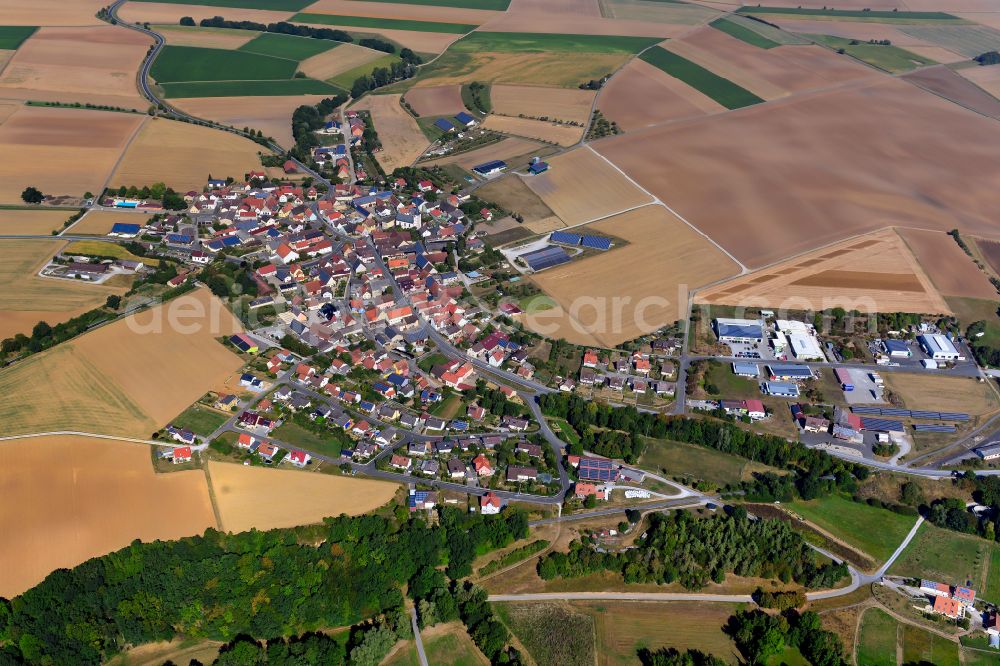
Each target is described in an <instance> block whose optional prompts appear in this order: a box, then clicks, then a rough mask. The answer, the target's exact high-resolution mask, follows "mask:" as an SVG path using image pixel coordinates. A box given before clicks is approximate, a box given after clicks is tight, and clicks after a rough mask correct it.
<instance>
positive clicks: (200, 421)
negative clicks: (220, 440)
mask: <svg viewBox="0 0 1000 666" xmlns="http://www.w3.org/2000/svg"><path fill="white" fill-rule="evenodd" d="M227 420H229V416H227V415H225V414H223V413H222V412H217V411H215V410H214V409H209V408H208V407H204V406H202V405H191V406H190V407H188V408H187V409H185V410H184V411H183V412H181V413H180V415H179V416H177V417H176V418H175V419H174V420H173V421H171V422H170V423H171V424H172V425H173V426H174V427H176V428H187V429H188V430H190V431H191V432H193V433H194V434H196V435H201V436H202V437H206V436H208V435H211V434H212V433H213V432H215V429H216V428H218V427H219V426H220V425H222V424H223V423H225V422H226V421H227Z"/></svg>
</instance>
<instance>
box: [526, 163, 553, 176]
mask: <svg viewBox="0 0 1000 666" xmlns="http://www.w3.org/2000/svg"><path fill="white" fill-rule="evenodd" d="M548 170H549V163H548V162H541V161H539V162H533V163H532V164H531V166H529V167H528V173H530V174H531V175H532V176H537V175H538V174H540V173H545V172H546V171H548Z"/></svg>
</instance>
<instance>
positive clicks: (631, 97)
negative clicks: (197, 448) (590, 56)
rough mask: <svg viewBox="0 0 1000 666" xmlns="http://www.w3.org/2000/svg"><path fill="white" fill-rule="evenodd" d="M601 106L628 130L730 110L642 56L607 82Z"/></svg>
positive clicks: (602, 91)
mask: <svg viewBox="0 0 1000 666" xmlns="http://www.w3.org/2000/svg"><path fill="white" fill-rule="evenodd" d="M597 108H598V109H600V111H601V113H603V114H604V115H605V116H606V117H607V118H608V119H610V120H613V121H615V122H616V123H618V126H619V127H621V128H622V129H623V130H625V131H626V132H628V131H630V130H633V129H638V128H641V127H647V126H649V125H653V124H655V123H659V122H663V121H666V120H677V119H680V118H689V117H693V116H703V115H705V114H707V113H717V112H719V111H725V110H726V109H725V107H724V106H722V105H721V104H719V103H718V102H716V101H715V100H714V99H712V98H710V97H708V96H707V95H705V94H703V93H701V92H699V91H698V90H695V89H694V88H692V87H691V86H689V85H687V84H686V83H683V82H682V81H680V79H675V78H674V77H672V76H670V75H669V74H667V73H666V72H664V71H663V70H662V69H660V68H658V67H654V66H653V65H650V64H649V63H647V62H645V61H643V60H639V59H638V58H636V59H635V60H633V61H632V62H630V63H629V64H627V65H625V67H623V68H622V69H620V70H619V71H618V73H617V74H615V75H614V76H612V77H611V80H610V81H608V82H607V84H605V86H604V88H603V89H602V90H601V93H600V97H599V98H598V100H597Z"/></svg>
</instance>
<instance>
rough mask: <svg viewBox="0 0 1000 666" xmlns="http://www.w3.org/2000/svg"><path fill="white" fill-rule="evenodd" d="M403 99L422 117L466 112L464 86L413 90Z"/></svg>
mask: <svg viewBox="0 0 1000 666" xmlns="http://www.w3.org/2000/svg"><path fill="white" fill-rule="evenodd" d="M403 99H405V100H406V103H407V104H409V105H410V106H412V107H413V110H414V111H416V112H417V113H419V114H420V115H421V116H453V115H455V114H456V113H461V112H462V111H465V104H464V103H463V102H462V86H460V85H457V84H456V85H450V86H434V87H433V88H412V89H410V90H409V91H408V92H407V93H406V94H405V95H403Z"/></svg>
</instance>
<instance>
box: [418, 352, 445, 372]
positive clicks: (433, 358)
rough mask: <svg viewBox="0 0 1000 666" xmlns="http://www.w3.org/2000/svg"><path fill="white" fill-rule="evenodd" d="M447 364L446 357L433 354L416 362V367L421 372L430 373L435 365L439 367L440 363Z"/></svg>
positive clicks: (436, 353)
mask: <svg viewBox="0 0 1000 666" xmlns="http://www.w3.org/2000/svg"><path fill="white" fill-rule="evenodd" d="M447 362H448V357H447V356H445V355H444V354H441V353H438V352H434V353H433V354H428V355H427V356H424V357H423V358H422V359H420V360H419V361H418V362H417V367H418V368H420V369H421V370H423V371H424V372H430V371H431V368H433V367H434V366H435V365H441V364H442V363H447Z"/></svg>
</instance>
